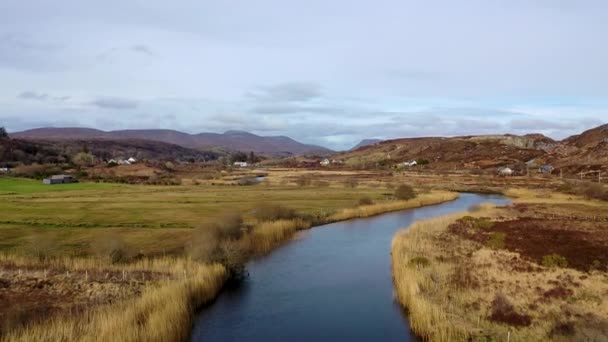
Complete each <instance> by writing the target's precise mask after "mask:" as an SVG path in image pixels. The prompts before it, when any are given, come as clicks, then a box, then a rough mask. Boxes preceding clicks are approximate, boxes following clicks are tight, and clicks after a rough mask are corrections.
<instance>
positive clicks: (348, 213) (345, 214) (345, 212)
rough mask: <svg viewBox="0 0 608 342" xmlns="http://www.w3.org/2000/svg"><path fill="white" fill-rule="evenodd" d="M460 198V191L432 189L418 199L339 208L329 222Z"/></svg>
mask: <svg viewBox="0 0 608 342" xmlns="http://www.w3.org/2000/svg"><path fill="white" fill-rule="evenodd" d="M457 198H458V193H455V192H447V191H432V192H430V193H427V194H422V195H420V196H418V197H417V198H416V199H411V200H407V201H388V202H383V203H376V204H371V205H361V206H358V207H355V208H345V209H342V210H339V211H338V212H336V213H335V214H333V215H331V216H330V217H329V218H328V221H329V222H335V221H342V220H348V219H352V218H363V217H370V216H375V215H379V214H382V213H386V212H391V211H397V210H404V209H410V208H418V207H422V206H425V205H433V204H439V203H443V202H447V201H452V200H455V199H457Z"/></svg>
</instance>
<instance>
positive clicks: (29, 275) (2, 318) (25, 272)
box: [0, 262, 173, 335]
mask: <svg viewBox="0 0 608 342" xmlns="http://www.w3.org/2000/svg"><path fill="white" fill-rule="evenodd" d="M172 277H173V275H172V274H170V273H167V272H153V271H150V270H145V269H142V270H136V271H126V270H125V271H119V270H111V269H95V268H92V269H83V270H76V271H74V270H70V269H69V268H65V267H54V266H51V265H49V266H47V267H44V265H42V264H38V265H16V264H14V263H11V262H3V263H2V264H1V265H0V322H2V325H1V326H0V335H2V332H7V331H9V330H11V329H15V328H18V327H21V326H24V325H26V324H32V323H34V322H40V321H42V320H44V319H45V318H48V317H52V316H56V315H59V314H66V313H68V314H78V313H82V312H83V311H85V310H88V309H89V308H91V307H94V306H98V305H106V304H112V303H116V302H120V301H122V300H124V299H126V298H132V297H135V296H139V295H141V293H142V291H143V289H144V288H145V287H146V286H151V285H153V284H157V283H158V282H159V281H160V280H167V279H171V278H172Z"/></svg>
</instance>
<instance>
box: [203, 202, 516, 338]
mask: <svg viewBox="0 0 608 342" xmlns="http://www.w3.org/2000/svg"><path fill="white" fill-rule="evenodd" d="M481 203H496V204H507V203H508V200H507V199H506V198H504V197H501V196H494V195H479V194H470V193H464V194H461V196H460V198H459V199H457V200H455V201H452V202H446V203H442V204H438V205H433V206H427V207H422V208H416V209H408V210H403V211H398V212H393V213H387V214H382V215H379V216H375V217H371V218H365V219H354V220H349V221H343V222H338V223H332V224H327V225H324V226H319V227H316V228H313V229H310V230H306V231H303V232H301V233H300V234H299V236H298V238H297V239H296V240H294V241H293V242H290V243H288V244H286V245H285V246H283V247H281V248H279V249H277V250H275V251H274V252H272V253H271V254H270V255H268V256H266V257H263V258H260V259H258V260H255V261H252V262H250V263H249V264H248V265H247V269H248V271H249V273H250V276H249V277H248V278H247V279H246V280H245V281H243V282H242V283H241V284H239V285H236V286H231V287H228V288H226V289H225V290H224V291H223V292H222V294H221V295H220V296H219V298H218V299H217V300H216V301H215V302H214V303H213V304H211V305H210V306H209V307H207V308H204V309H203V310H202V311H201V312H200V313H199V314H198V316H197V317H196V319H195V324H194V330H193V332H192V341H246V340H251V341H416V340H417V338H416V337H415V336H414V335H413V334H412V333H411V331H410V329H409V325H408V322H407V316H406V315H405V314H404V312H403V310H402V309H401V307H400V306H399V304H398V303H397V302H396V301H395V299H394V296H393V282H392V276H391V258H390V247H391V240H392V238H393V236H394V235H395V233H396V232H397V230H399V229H401V228H405V227H408V226H409V225H410V224H411V223H413V222H414V221H417V220H421V219H427V218H433V217H437V216H441V215H446V214H450V213H454V212H459V211H464V210H467V209H469V208H470V207H471V206H474V205H477V204H481Z"/></svg>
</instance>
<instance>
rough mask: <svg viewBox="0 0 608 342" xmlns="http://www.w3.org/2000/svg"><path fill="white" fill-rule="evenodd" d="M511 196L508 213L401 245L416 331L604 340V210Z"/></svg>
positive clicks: (405, 293) (400, 265)
mask: <svg viewBox="0 0 608 342" xmlns="http://www.w3.org/2000/svg"><path fill="white" fill-rule="evenodd" d="M509 193H510V195H511V196H513V197H515V203H514V204H513V205H511V206H507V207H505V208H497V209H492V208H488V207H483V208H477V209H476V210H473V211H472V212H471V213H468V214H465V213H463V214H460V215H455V216H452V217H446V218H441V219H438V220H431V221H426V222H420V223H417V224H415V225H414V226H412V227H411V228H410V229H409V230H408V231H403V232H400V233H399V234H398V235H397V236H396V237H395V239H394V241H393V249H392V257H393V272H394V278H395V286H396V289H397V296H398V299H399V301H400V302H401V303H402V304H403V305H404V306H405V307H406V308H407V309H408V311H409V315H410V321H411V323H412V328H413V329H414V331H415V332H416V333H417V334H419V335H421V336H423V337H424V338H426V339H428V340H432V341H454V340H484V341H486V340H506V339H507V338H510V339H511V340H512V341H513V340H515V341H546V340H554V341H562V340H563V341H604V340H607V339H608V305H607V303H606V300H605V298H606V296H607V295H608V260H607V259H606V251H608V239H607V238H606V237H607V234H608V224H607V222H606V215H607V214H606V213H607V212H608V204H607V203H603V202H599V201H591V200H585V199H583V198H578V197H572V196H566V195H562V194H557V193H551V192H543V193H538V192H536V191H529V190H517V191H510V192H509Z"/></svg>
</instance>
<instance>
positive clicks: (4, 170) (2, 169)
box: [0, 167, 10, 173]
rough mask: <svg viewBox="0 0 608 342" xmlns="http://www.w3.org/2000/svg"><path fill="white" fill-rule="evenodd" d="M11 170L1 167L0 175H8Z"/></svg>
mask: <svg viewBox="0 0 608 342" xmlns="http://www.w3.org/2000/svg"><path fill="white" fill-rule="evenodd" d="M9 171H10V169H9V168H8V167H0V173H8V172H9Z"/></svg>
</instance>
